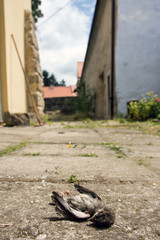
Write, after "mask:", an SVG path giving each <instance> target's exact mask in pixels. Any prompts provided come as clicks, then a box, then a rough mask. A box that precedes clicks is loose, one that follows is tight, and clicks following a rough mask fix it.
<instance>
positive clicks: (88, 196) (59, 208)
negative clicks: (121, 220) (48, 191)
mask: <svg viewBox="0 0 160 240" xmlns="http://www.w3.org/2000/svg"><path fill="white" fill-rule="evenodd" d="M74 187H75V188H76V190H77V191H78V192H79V193H80V194H78V195H76V196H73V197H71V196H70V197H68V198H67V199H65V198H64V192H66V193H67V195H70V193H69V192H68V191H63V194H62V196H61V195H60V194H59V193H57V192H52V195H51V199H52V202H51V203H50V204H51V205H54V206H56V208H55V209H56V212H57V213H58V214H60V215H62V216H64V217H66V218H68V219H71V220H77V221H78V220H79V221H80V220H88V221H91V222H92V223H93V224H94V225H95V226H98V227H110V226H111V225H112V224H113V223H114V221H115V213H114V211H113V210H112V209H110V208H108V207H106V206H104V204H103V203H102V200H101V198H100V197H99V196H98V195H97V194H96V193H95V192H93V191H91V190H89V189H87V188H85V187H83V186H80V185H79V184H74Z"/></svg>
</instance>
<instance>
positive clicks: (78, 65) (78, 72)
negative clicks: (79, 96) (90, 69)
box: [77, 62, 84, 79]
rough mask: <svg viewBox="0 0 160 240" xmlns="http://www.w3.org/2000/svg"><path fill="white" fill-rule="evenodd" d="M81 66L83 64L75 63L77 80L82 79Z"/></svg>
mask: <svg viewBox="0 0 160 240" xmlns="http://www.w3.org/2000/svg"><path fill="white" fill-rule="evenodd" d="M83 65H84V62H78V63H77V78H78V79H80V78H81V77H82V71H83Z"/></svg>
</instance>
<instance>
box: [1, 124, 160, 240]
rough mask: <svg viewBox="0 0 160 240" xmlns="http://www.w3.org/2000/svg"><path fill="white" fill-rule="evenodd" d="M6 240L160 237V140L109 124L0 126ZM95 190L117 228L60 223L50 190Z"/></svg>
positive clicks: (143, 239)
mask: <svg viewBox="0 0 160 240" xmlns="http://www.w3.org/2000/svg"><path fill="white" fill-rule="evenodd" d="M0 151H1V157H0V201H1V204H0V239H1V240H18V239H19V240H22V239H36V240H52V239H53V240H58V239H59V240H62V239H64V240H72V239H73V240H80V239H82V240H83V239H89V240H93V239H94V240H98V239H107V240H118V239H123V240H128V239H129V240H157V239H160V137H159V136H156V135H149V134H144V133H142V132H141V131H139V130H136V129H132V128H128V127H123V126H117V127H115V126H113V127H112V126H109V127H107V126H106V127H99V128H98V127H97V128H78V127H77V128H76V127H74V128H69V127H67V128H66V127H65V126H64V125H63V124H61V123H60V122H59V123H53V125H52V126H47V125H45V126H42V127H32V126H30V127H13V128H7V127H4V128H0ZM71 180H72V181H73V182H74V181H75V180H78V181H79V182H80V183H81V184H82V185H84V186H86V187H87V188H89V189H92V190H93V191H95V192H97V194H98V195H100V196H101V198H102V199H103V202H104V203H105V204H106V205H107V206H109V207H111V208H112V209H113V210H114V211H115V213H116V221H115V224H114V225H113V226H112V227H110V228H108V229H97V228H94V227H93V226H91V225H90V223H89V222H80V223H79V222H74V221H67V220H62V219H60V218H59V219H58V218H57V215H56V212H55V210H54V207H53V206H50V205H48V203H49V202H50V196H51V193H52V191H61V190H64V189H68V190H69V191H70V192H71V193H73V194H76V190H75V189H74V186H73V185H74V183H73V182H71Z"/></svg>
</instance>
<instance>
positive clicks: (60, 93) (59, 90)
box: [44, 85, 77, 98]
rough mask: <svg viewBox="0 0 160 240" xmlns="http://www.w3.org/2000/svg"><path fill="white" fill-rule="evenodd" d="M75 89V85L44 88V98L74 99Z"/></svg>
mask: <svg viewBox="0 0 160 240" xmlns="http://www.w3.org/2000/svg"><path fill="white" fill-rule="evenodd" d="M76 88H77V86H76V85H72V86H69V87H60V86H58V87H54V86H52V87H44V98H58V97H76V96H77V93H76V92H74V90H75V89H76Z"/></svg>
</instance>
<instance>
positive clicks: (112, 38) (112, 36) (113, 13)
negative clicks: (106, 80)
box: [111, 0, 115, 119]
mask: <svg viewBox="0 0 160 240" xmlns="http://www.w3.org/2000/svg"><path fill="white" fill-rule="evenodd" d="M111 4H112V6H111V29H112V31H111V119H113V117H114V100H115V99H114V87H115V86H114V85H115V84H114V83H115V0H112V3H111Z"/></svg>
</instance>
